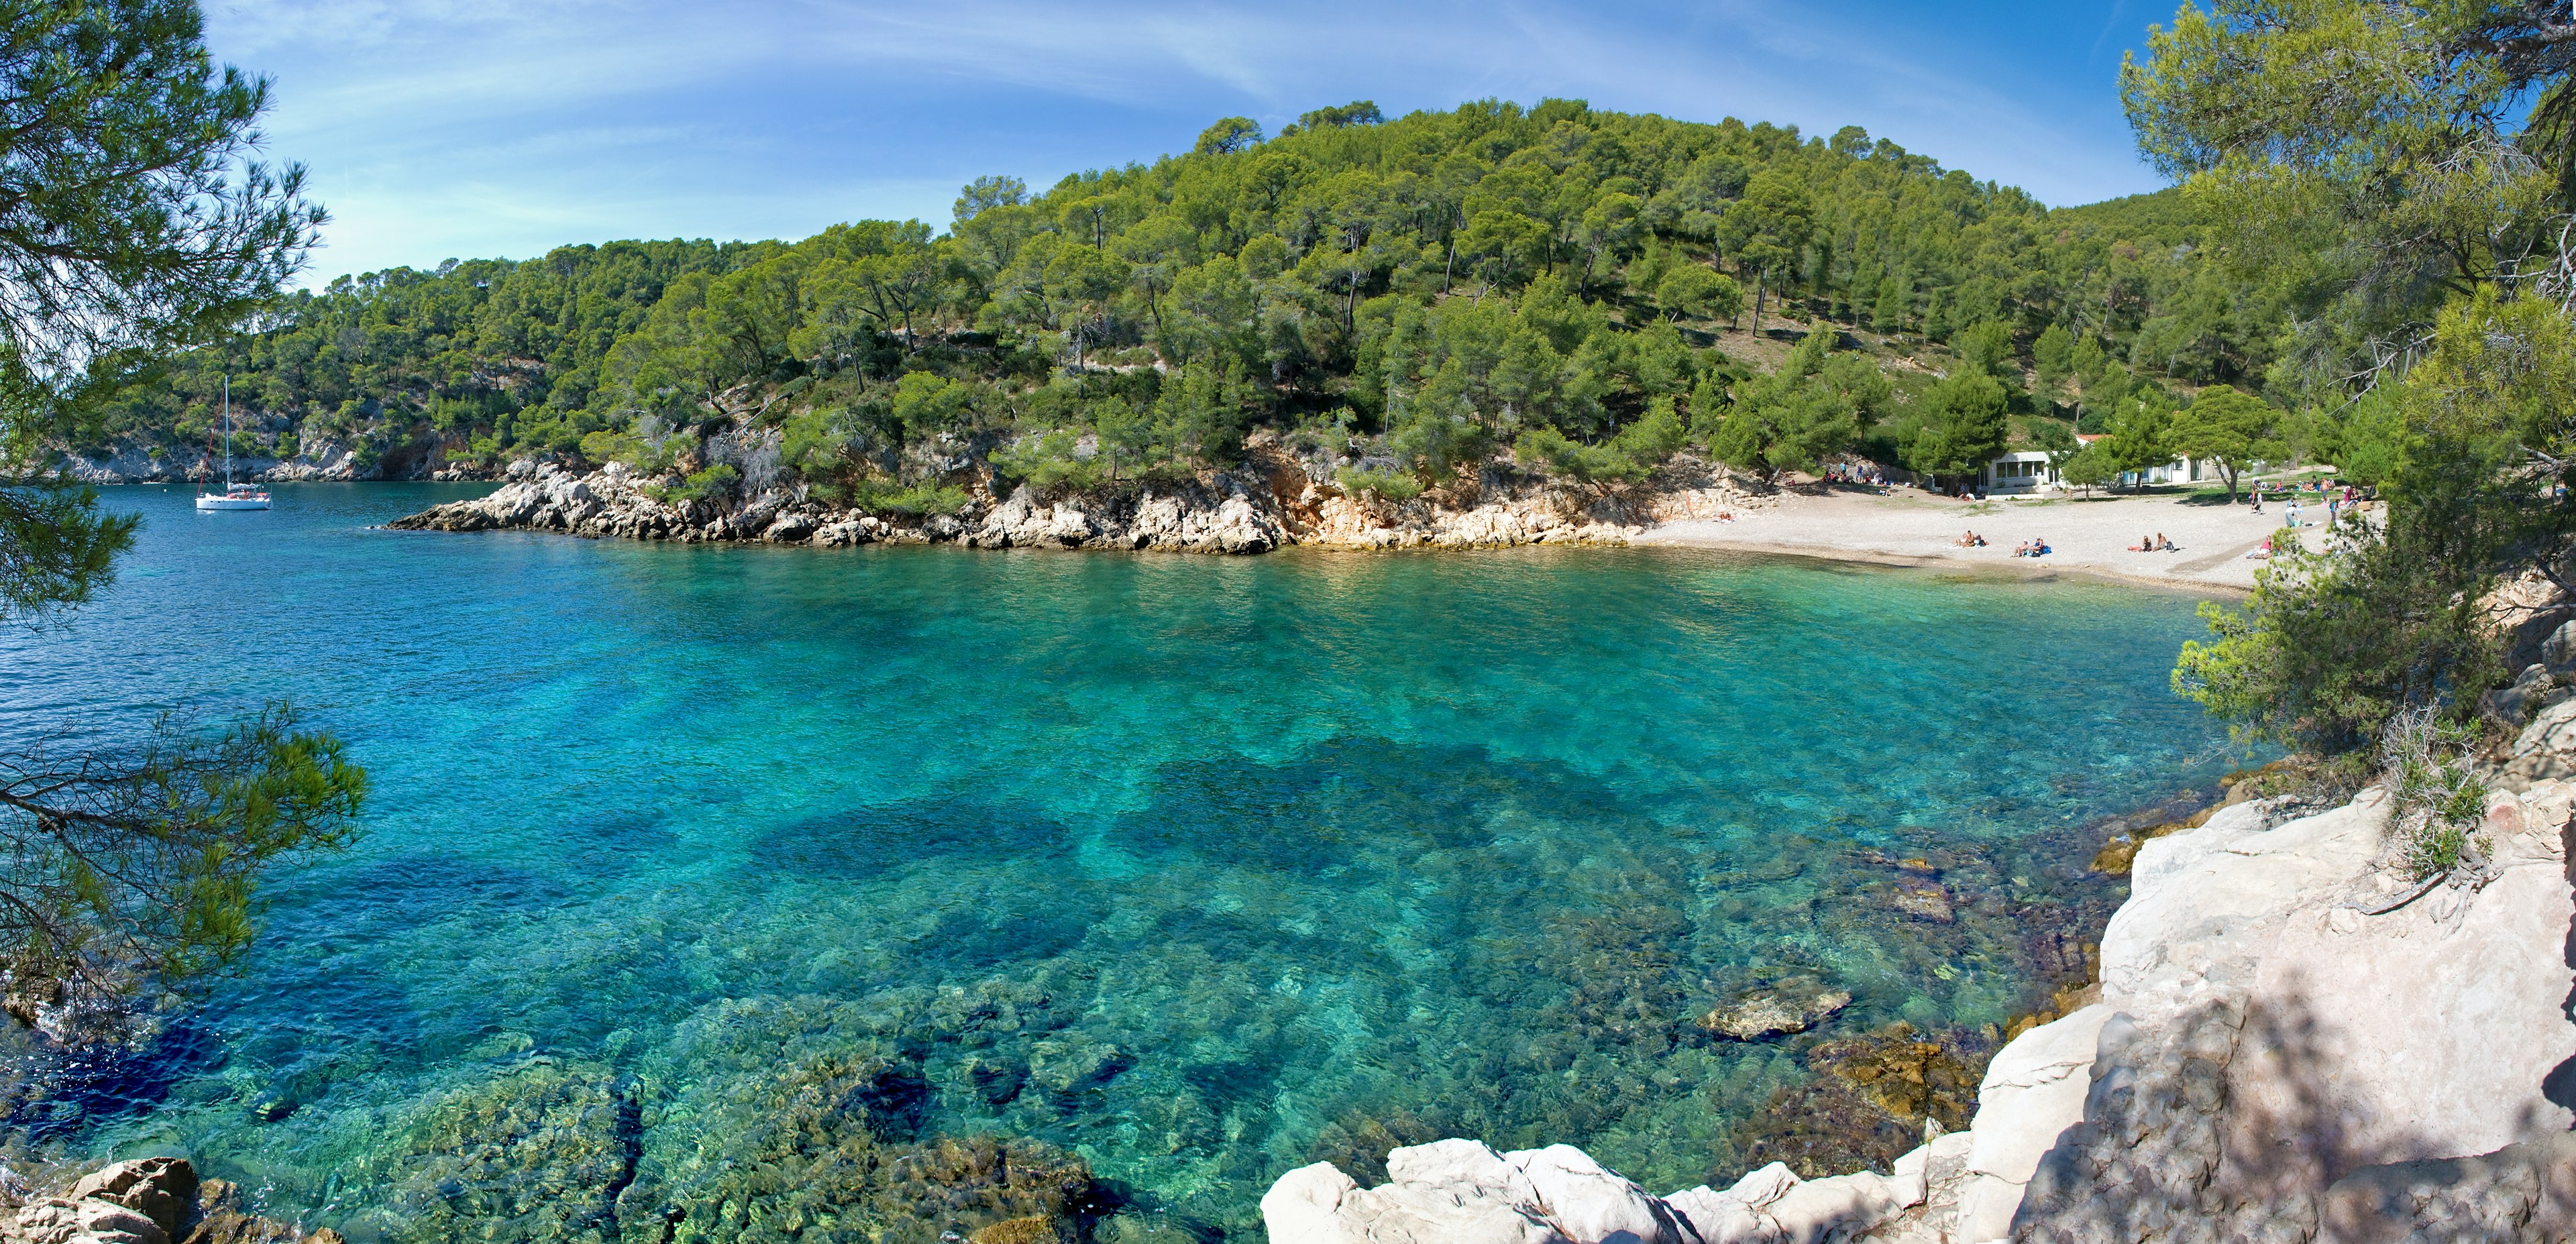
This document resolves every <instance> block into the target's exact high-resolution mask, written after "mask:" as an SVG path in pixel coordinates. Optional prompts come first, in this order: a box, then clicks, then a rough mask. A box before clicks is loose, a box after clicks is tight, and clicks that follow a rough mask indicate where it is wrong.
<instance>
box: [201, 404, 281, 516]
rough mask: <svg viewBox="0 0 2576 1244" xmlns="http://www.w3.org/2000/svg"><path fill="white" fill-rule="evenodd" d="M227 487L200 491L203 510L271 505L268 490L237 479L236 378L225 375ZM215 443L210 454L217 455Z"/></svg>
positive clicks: (257, 507)
mask: <svg viewBox="0 0 2576 1244" xmlns="http://www.w3.org/2000/svg"><path fill="white" fill-rule="evenodd" d="M223 429H224V490H223V491H222V492H221V493H211V492H201V493H198V494H197V508H198V509H200V510H265V509H267V508H269V504H268V491H267V490H266V489H263V488H260V487H257V486H256V485H252V484H236V483H234V482H233V378H232V377H230V376H226V377H224V422H223ZM214 448H215V447H214V446H212V445H208V446H206V456H208V457H210V458H211V457H213V456H214Z"/></svg>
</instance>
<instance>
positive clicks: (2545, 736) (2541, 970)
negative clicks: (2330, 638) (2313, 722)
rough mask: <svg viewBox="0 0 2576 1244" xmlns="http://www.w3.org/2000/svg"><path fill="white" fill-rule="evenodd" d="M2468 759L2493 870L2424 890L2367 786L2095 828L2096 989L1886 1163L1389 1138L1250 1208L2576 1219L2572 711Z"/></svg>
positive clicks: (2439, 1230)
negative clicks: (2099, 845) (2099, 891)
mask: <svg viewBox="0 0 2576 1244" xmlns="http://www.w3.org/2000/svg"><path fill="white" fill-rule="evenodd" d="M2491 780H2492V781H2493V783H2494V793H2493V794H2492V795H2491V797H2490V798H2489V800H2488V802H2487V805H2486V811H2485V817H2484V820H2483V822H2482V833H2483V836H2484V839H2485V842H2486V844H2487V847H2486V852H2485V862H2484V863H2483V864H2482V865H2480V866H2478V867H2476V868H2473V869H2464V870H2461V871H2457V872H2454V873H2453V874H2451V875H2450V876H2449V877H2448V878H2447V879H2446V880H2445V881H2444V882H2443V883H2442V884H2439V885H2436V886H2433V887H2430V888H2425V887H2421V886H2416V885H2412V884H2410V883H2408V882H2407V881H2405V880H2404V879H2403V875H2402V874H2401V873H2400V872H2398V871H2396V870H2395V869H2394V868H2393V867H2392V865H2391V863H2390V860H2389V855H2390V852H2389V851H2388V849H2387V843H2386V842H2385V841H2384V839H2385V838H2386V836H2387V835H2388V833H2389V827H2390V815H2389V809H2388V807H2387V797H2386V795H2385V793H2384V792H2383V791H2381V790H2380V789H2379V788H2377V787H2372V788H2368V789H2365V790H2363V791H2361V792H2360V793H2359V794H2358V795H2356V796H2354V797H2353V798H2352V799H2351V800H2350V801H2349V802H2345V803H2342V804H2340V805H2339V806H2334V807H2330V808H2323V809H2319V808H2315V807H2313V806H2303V805H2301V804H2299V803H2297V802H2295V801H2293V800H2290V799H2285V798H2251V797H2247V796H2250V795H2252V794H2254V793H2255V788H2254V786H2252V785H2247V786H2243V787H2240V790H2239V793H2238V795H2237V796H2236V797H2235V798H2234V799H2232V800H2231V802H2230V803H2229V804H2228V805H2227V806H2225V807H2222V808H2219V809H2216V810H2214V811H2213V812H2212V813H2210V814H2208V815H2206V816H2205V817H2195V818H2193V820H2192V821H2191V822H2186V823H2184V824H2181V825H2177V826H2173V827H2170V832H2164V833H2160V834H2156V835H2153V836H2150V835H2144V834H2141V835H2135V836H2128V837H2124V838H2123V839H2120V840H2115V842H2114V845H2113V848H2112V849H2111V850H2109V851H2106V862H2107V865H2108V866H2110V867H2114V868H2116V867H2118V866H2120V865H2121V864H2124V863H2127V864H2130V867H2131V872H2132V878H2133V887H2134V888H2133V891H2132V893H2131V896H2130V898H2129V899H2128V901H2127V902H2126V903H2124V904H2123V905H2122V906H2121V907H2120V909H2119V911H2118V912H2117V913H2116V914H2115V915H2114V916H2113V917H2112V919H2111V921H2110V925H2109V927H2108V929H2107V930H2105V932H2104V935H2103V939H2102V944H2101V977H2100V982H2099V984H2098V985H2097V986H2094V987H2092V988H2091V989H2088V990H2086V991H2084V993H2083V994H2082V995H2079V996H2077V997H2075V998H2073V999H2070V1001H2071V1002H2073V1003H2075V1004H2076V1005H2074V1006H2073V1008H2072V1010H2071V1013H2068V1014H2065V1015H2063V1016H2062V1017H2059V1018H2056V1019H2053V1020H2051V1021H2050V1022H2046V1023H2042V1024H2039V1025H2037V1026H2035V1027H2031V1028H2029V1029H2028V1030H2026V1031H2023V1032H2021V1033H2020V1034H2019V1035H2017V1036H2016V1037H2015V1038H2014V1039H2013V1040H2012V1041H2011V1042H2010V1043H2008V1044H2007V1045H2005V1046H2004V1048H2003V1049H2002V1050H2001V1051H1999V1052H1998V1053H1997V1054H1996V1055H1995V1057H1994V1058H1993V1060H1992V1061H1991V1063H1990V1064H1989V1065H1988V1066H1987V1068H1986V1072H1985V1075H1984V1078H1983V1081H1982V1082H1981V1083H1980V1084H1979V1086H1978V1092H1977V1106H1976V1113H1975V1117H1974V1119H1973V1120H1972V1121H1971V1123H1970V1125H1969V1127H1968V1128H1967V1130H1965V1131H1960V1132H1952V1133H1948V1134H1937V1131H1938V1126H1937V1124H1934V1125H1932V1126H1931V1127H1930V1128H1929V1129H1927V1130H1929V1131H1932V1132H1934V1133H1936V1134H1933V1135H1930V1136H1928V1137H1927V1139H1926V1143H1924V1144H1923V1145H1922V1146H1921V1147H1919V1148H1916V1149H1914V1150H1913V1151H1912V1152H1909V1153H1907V1154H1905V1155H1904V1156H1902V1157H1900V1158H1898V1159H1896V1160H1895V1162H1894V1163H1893V1164H1892V1165H1891V1166H1890V1167H1889V1168H1888V1169H1886V1170H1884V1171H1875V1170H1872V1171H1858V1172H1853V1173H1851V1174H1846V1175H1838V1176H1833V1177H1830V1178H1821V1179H1803V1180H1802V1179H1800V1178H1799V1177H1798V1176H1797V1174H1796V1173H1794V1172H1793V1171H1791V1170H1790V1169H1789V1168H1788V1167H1787V1166H1786V1165H1784V1164H1781V1163H1776V1162H1775V1163H1772V1164H1771V1165H1768V1166H1765V1167H1763V1168H1761V1169H1759V1170H1756V1171H1753V1172H1751V1173H1749V1174H1747V1175H1745V1176H1743V1177H1742V1178H1741V1179H1739V1180H1737V1181H1735V1182H1734V1183H1732V1184H1731V1185H1728V1186H1726V1187H1724V1188H1717V1187H1712V1186H1705V1185H1704V1186H1700V1187H1695V1188H1691V1189H1688V1190H1685V1191H1681V1192H1676V1193H1673V1194H1670V1195H1668V1196H1662V1197H1657V1196H1653V1195H1651V1194H1649V1193H1647V1192H1645V1191H1644V1190H1643V1189H1641V1188H1639V1187H1638V1186H1637V1185H1635V1184H1634V1183H1632V1182H1630V1181H1628V1180H1625V1179H1623V1178H1620V1177H1619V1176H1618V1175H1616V1174H1614V1173H1611V1172H1609V1171H1606V1170H1603V1169H1602V1168H1601V1167H1600V1166H1599V1165H1598V1164H1597V1163H1594V1162H1593V1161H1592V1160H1591V1159H1590V1158H1589V1157H1587V1156H1585V1155H1584V1154H1583V1153H1582V1152H1581V1151H1579V1150H1576V1149H1573V1148H1571V1147H1568V1146H1563V1145H1558V1146H1551V1147H1549V1148H1546V1149H1536V1150H1522V1151H1515V1152H1510V1153H1497V1152H1495V1151H1494V1150H1492V1149H1490V1148H1488V1147H1487V1146H1485V1145H1483V1144H1482V1143H1479V1142H1477V1141H1474V1140H1466V1139H1451V1140H1444V1141H1440V1142H1437V1143H1434V1144H1429V1145H1421V1146H1415V1147H1410V1148H1401V1149H1396V1150H1394V1151H1393V1152H1392V1153H1390V1154H1389V1155H1388V1157H1387V1159H1386V1163H1385V1169H1386V1171H1387V1173H1388V1176H1389V1179H1388V1182H1386V1183H1384V1184H1381V1185H1379V1186H1377V1187H1375V1188H1363V1187H1361V1186H1360V1185H1359V1184H1358V1182H1357V1181H1355V1180H1353V1179H1352V1178H1350V1176H1348V1175H1347V1174H1345V1173H1344V1172H1342V1171H1341V1170H1339V1169H1337V1168H1335V1167H1333V1166H1332V1165H1330V1164H1326V1163H1317V1164H1315V1165H1311V1166H1307V1167H1303V1168H1300V1169H1298V1170H1295V1171H1292V1172H1290V1173H1289V1174H1287V1175H1285V1176H1283V1177H1282V1178H1281V1179H1280V1180H1279V1181H1278V1182H1277V1183H1276V1184H1275V1185H1274V1186H1273V1187H1272V1188H1271V1190H1270V1192H1269V1194H1268V1195H1267V1196H1265V1197H1264V1198H1263V1199H1262V1213H1263V1218H1264V1220H1265V1222H1266V1223H1267V1225H1268V1227H1269V1233H1270V1239H1271V1240H1272V1241H1273V1244H1342V1242H1345V1241H1351V1242H1356V1241H1371V1242H1373V1244H1402V1242H1405V1241H1420V1242H1422V1244H1429V1242H1430V1241H1434V1240H1438V1241H1447V1242H1452V1244H1484V1242H1488V1241H1491V1242H1501V1241H1512V1242H1514V1244H1609V1242H1610V1241H1635V1242H1637V1244H1789V1242H1793V1241H1794V1242H1798V1244H1815V1242H1818V1241H1825V1240H1845V1241H1874V1242H1878V1244H1989V1242H1992V1241H2006V1240H2009V1241H2016V1242H2025V1241H2026V1242H2033V1244H2036V1242H2040V1241H2050V1242H2055V1241H2072V1242H2080V1244H2096V1242H2098V1244H2113V1242H2114V1241H2117V1242H2120V1244H2129V1242H2133V1241H2145V1240H2157V1241H2204V1240H2205V1241H2212V1242H2216V1241H2233V1240H2266V1241H2283V1242H2304V1241H2336V1242H2352V1244H2359V1242H2363V1241H2397V1240H2424V1241H2434V1240H2440V1241H2454V1240H2456V1241H2470V1240H2480V1241H2486V1240H2535V1241H2537V1240H2550V1241H2560V1240H2565V1239H2568V1238H2570V1237H2571V1236H2576V1133H2571V1131H2570V1127H2571V1125H2576V1113H2572V1112H2571V1110H2570V1104H2571V1102H2576V1093H2571V1092H2570V1091H2569V1089H2568V1087H2567V1083H2566V1082H2567V1081H2568V1080H2569V1078H2570V1076H2571V1069H2576V1023H2571V1022H2570V1020H2569V1017H2568V1014H2567V1011H2566V1009H2565V1006H2566V1002H2567V999H2568V998H2569V996H2570V989H2569V987H2570V983H2571V972H2570V966H2571V949H2570V948H2571V940H2570V931H2571V929H2570V926H2571V915H2576V899H2571V884H2576V875H2571V872H2570V869H2569V855H2570V846H2571V843H2576V815H2571V808H2576V701H2563V702H2560V703H2556V704H2554V705H2552V706H2551V707H2549V708H2548V709H2547V710H2546V711H2545V712H2543V713H2542V714H2541V715H2540V717H2539V718H2538V719H2537V720H2535V721H2533V722H2532V723H2531V724H2530V725H2529V726H2528V727H2527V728H2526V729H2525V730H2524V731H2523V732H2522V734H2521V735H2520V737H2519V738H2518V739H2517V740H2516V742H2515V744H2514V745H2513V747H2512V748H2511V749H2510V751H2509V753H2508V754H2507V755H2505V756H2503V757H2501V758H2500V759H2499V760H2498V761H2497V762H2496V764H2495V765H2494V766H2493V774H2492V779H2491ZM2131 853H2134V861H2133V863H2132V862H2131V861H2129V860H2127V859H2110V858H2109V857H2111V856H2115V855H2116V856H2124V857H2125V856H2128V855H2130V854H2131ZM1827 1001H1831V999H1827ZM1774 1009H1778V1008H1774ZM1790 1009H1792V1010H1795V1009H1797V1008H1794V1007H1793V1008H1790ZM1810 1009H1812V1008H1810ZM1797 1018H1799V1019H1801V1020H1803V1018H1804V1014H1803V1013H1801V1014H1800V1015H1799V1016H1798V1017H1797ZM1779 1026H1780V1025H1779V1024H1778V1023H1777V1022H1776V1017H1770V1016H1767V1015H1766V1016H1764V1017H1763V1019H1762V1022H1760V1023H1753V1024H1749V1025H1746V1027H1747V1030H1748V1031H1750V1032H1753V1033H1754V1034H1755V1035H1757V1036H1759V1035H1768V1033H1767V1031H1766V1030H1769V1029H1774V1028H1777V1027H1779Z"/></svg>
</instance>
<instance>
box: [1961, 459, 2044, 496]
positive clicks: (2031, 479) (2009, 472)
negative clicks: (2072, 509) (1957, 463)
mask: <svg viewBox="0 0 2576 1244" xmlns="http://www.w3.org/2000/svg"><path fill="white" fill-rule="evenodd" d="M2056 483H2057V471H2056V469H2055V468H2053V467H2051V466H2049V465H2048V455H2047V454H2044V453H2039V452H2036V451H2033V450H2023V451H2021V452H2019V453H2009V454H2004V455H2003V456H2001V457H1998V458H1996V459H1995V460H1994V461H1992V462H1989V463H1987V464H1986V465H1985V467H1984V468H1983V469H1982V470H1979V471H1978V472H1977V491H1978V492H1981V493H1987V494H1990V495H1996V496H2015V495H2018V494H2021V493H2027V492H2037V491H2039V490H2040V489H2042V488H2047V487H2052V486H2054V485H2055V484H2056Z"/></svg>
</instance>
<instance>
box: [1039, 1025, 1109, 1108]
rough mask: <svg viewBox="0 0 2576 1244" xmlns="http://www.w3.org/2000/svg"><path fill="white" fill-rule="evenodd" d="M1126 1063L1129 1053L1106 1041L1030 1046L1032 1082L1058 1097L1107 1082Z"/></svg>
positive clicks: (1057, 1042) (1045, 1043) (1071, 1041)
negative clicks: (1126, 1053)
mask: <svg viewBox="0 0 2576 1244" xmlns="http://www.w3.org/2000/svg"><path fill="white" fill-rule="evenodd" d="M1127 1065H1128V1059H1127V1056H1126V1055H1125V1054H1123V1053H1121V1052H1120V1051H1119V1049H1118V1047H1117V1046H1115V1045H1111V1044H1109V1043H1108V1042H1106V1041H1089V1040H1079V1039H1076V1040H1065V1041H1039V1042H1035V1043H1033V1044H1032V1045H1030V1046H1029V1083H1031V1084H1034V1085H1036V1086H1038V1087H1039V1088H1041V1089H1044V1090H1046V1091H1047V1092H1049V1093H1053V1094H1055V1095H1056V1096H1058V1097H1067V1096H1071V1095H1073V1094H1075V1093H1079V1092H1082V1091H1083V1090H1085V1089H1090V1088H1097V1087H1099V1086H1100V1085H1102V1084H1106V1083H1108V1082H1109V1079H1110V1077H1112V1076H1115V1075H1117V1074H1118V1073H1119V1072H1121V1071H1124V1070H1126V1069H1127Z"/></svg>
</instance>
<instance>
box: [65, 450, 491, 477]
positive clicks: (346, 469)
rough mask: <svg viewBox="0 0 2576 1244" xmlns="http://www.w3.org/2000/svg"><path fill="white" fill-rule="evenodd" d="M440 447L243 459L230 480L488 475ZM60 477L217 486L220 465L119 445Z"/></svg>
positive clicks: (75, 463) (79, 460)
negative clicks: (205, 482) (206, 482)
mask: <svg viewBox="0 0 2576 1244" xmlns="http://www.w3.org/2000/svg"><path fill="white" fill-rule="evenodd" d="M448 448H449V446H448V445H446V444H444V443H430V444H425V445H403V446H398V447H397V448H396V451H395V452H392V453H387V454H380V455H376V456H372V457H370V456H365V455H361V454H360V453H359V452H358V450H357V449H355V448H353V447H351V446H347V445H343V444H339V443H338V442H335V441H327V440H317V441H313V442H310V443H308V444H306V445H305V446H304V447H303V448H302V449H300V450H299V451H298V452H297V453H296V455H295V456H294V457H291V458H267V457H256V456H249V455H244V456H241V457H236V458H234V459H233V478H234V479H236V480H239V481H241V482H243V483H255V484H294V483H345V482H350V481H356V480H426V479H436V480H473V479H489V478H491V477H492V473H491V472H489V471H487V470H484V469H483V468H481V467H478V466H475V465H473V464H471V463H461V462H451V461H449V460H448V457H447V451H448ZM62 477H63V478H64V479H67V480H70V481H72V482H74V483H80V484H168V483H176V482H179V481H182V480H208V479H213V480H221V479H222V478H223V460H222V459H220V458H209V457H208V456H207V455H206V454H204V453H203V452H194V451H192V452H188V453H183V454H174V453H159V454H155V453H153V452H150V451H148V450H147V449H145V448H143V447H142V446H138V445H120V446H117V447H116V448H114V449H113V450H110V451H108V452H107V453H106V454H105V455H104V456H101V457H94V458H93V457H84V456H81V455H79V454H72V455H69V456H67V457H65V458H64V459H63V464H62Z"/></svg>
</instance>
